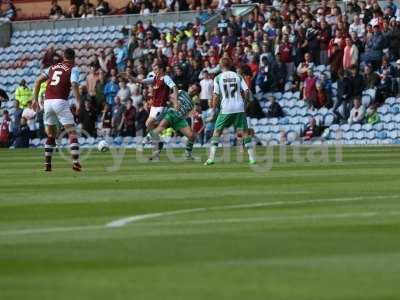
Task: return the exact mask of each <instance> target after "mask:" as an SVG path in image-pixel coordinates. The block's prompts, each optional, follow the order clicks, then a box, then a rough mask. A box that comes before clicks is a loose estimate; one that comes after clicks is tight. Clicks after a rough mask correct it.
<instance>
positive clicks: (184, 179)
mask: <svg viewBox="0 0 400 300" xmlns="http://www.w3.org/2000/svg"><path fill="white" fill-rule="evenodd" d="M306 151H307V149H303V152H302V153H303V154H302V155H303V157H304V156H305V152H306ZM177 153H181V151H178V152H177ZM126 154H127V155H126V157H125V158H124V160H123V163H122V167H121V169H120V170H118V171H116V172H108V171H107V167H110V166H112V165H113V160H112V157H111V155H110V153H98V152H93V153H91V155H90V156H89V159H88V160H86V161H85V162H84V172H83V173H81V174H76V173H73V172H72V170H70V165H69V164H68V163H67V162H66V161H64V160H62V159H61V158H60V157H59V155H56V157H55V162H54V172H52V173H51V174H46V173H44V172H43V171H42V153H41V151H38V150H13V151H11V150H10V151H8V150H0V172H1V175H0V299H1V300H3V299H4V300H13V299H24V300H25V299H38V300H39V299H40V300H44V299H51V300H53V299H57V300H63V299H145V300H152V299H166V300H169V299H171V300H172V299H173V300H177V299H185V300H186V299H199V300H200V299H202V300H203V299H207V300H209V299H210V300H214V299H230V300H236V299H238V300H239V299H240V300H243V299H273V300H288V299H290V300H291V299H296V300H314V299H315V300H328V299H329V300H331V299H335V300H336V299H338V300H339V299H340V300H343V299H345V300H355V299H360V300H361V299H362V300H366V299H376V300H386V299H393V300H398V299H400V289H399V288H398V282H399V280H400V263H399V261H400V239H399V237H400V148H397V147H354V148H346V149H345V150H344V153H343V161H342V162H334V152H333V149H330V157H329V160H330V162H308V161H305V162H295V161H293V159H292V156H291V153H290V152H289V153H288V157H287V160H288V161H287V162H279V156H278V151H277V149H275V161H274V164H273V167H272V169H271V170H270V171H267V170H264V171H260V170H259V171H258V172H255V171H254V170H252V169H251V168H250V167H249V166H248V164H247V163H246V161H247V159H246V157H245V159H244V162H236V161H233V162H232V163H217V164H216V165H214V166H208V167H205V166H203V165H202V164H201V163H200V162H184V163H174V162H169V161H167V160H166V159H165V157H164V158H163V160H162V162H160V163H141V162H137V161H136V159H135V152H133V151H132V150H130V151H128V152H127V153H126ZM196 154H197V155H198V156H201V157H202V159H203V161H204V159H205V153H204V151H202V152H200V151H197V153H196ZM235 157H236V152H232V159H233V160H235V159H234V158H235ZM259 165H262V163H260V164H259ZM255 203H260V204H261V205H260V206H242V207H240V206H238V207H235V206H233V205H244V204H245V205H250V204H255ZM227 206H228V207H227ZM193 208H204V210H203V211H198V212H193V213H187V214H177V215H169V216H161V217H158V218H153V219H147V220H142V221H138V222H135V223H130V224H127V225H126V226H124V227H121V228H114V229H110V228H104V225H105V224H107V223H109V222H111V221H114V220H116V219H120V218H124V217H127V216H133V215H139V214H147V213H156V212H165V211H175V210H182V209H193ZM42 229H49V230H55V231H54V232H51V231H44V232H42V231H41V230H42ZM26 230H37V231H36V232H35V231H26Z"/></svg>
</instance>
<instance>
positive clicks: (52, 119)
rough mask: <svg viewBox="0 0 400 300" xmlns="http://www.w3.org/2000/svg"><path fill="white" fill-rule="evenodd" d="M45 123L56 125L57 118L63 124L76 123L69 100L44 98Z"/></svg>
mask: <svg viewBox="0 0 400 300" xmlns="http://www.w3.org/2000/svg"><path fill="white" fill-rule="evenodd" d="M43 118H44V124H46V125H56V124H57V120H58V121H59V122H60V123H61V124H62V125H74V124H75V121H74V116H73V115H72V112H71V109H70V107H69V102H68V101H66V100H63V99H51V100H44V116H43Z"/></svg>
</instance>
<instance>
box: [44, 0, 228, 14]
mask: <svg viewBox="0 0 400 300" xmlns="http://www.w3.org/2000/svg"><path fill="white" fill-rule="evenodd" d="M95 1H96V2H95V3H92V2H90V0H83V1H82V0H71V2H70V7H69V9H68V11H63V9H62V7H61V6H60V5H59V4H58V1H57V0H52V1H51V8H50V13H49V18H50V19H64V18H90V17H94V16H103V15H109V14H123V13H125V14H140V15H147V14H151V13H165V12H171V11H188V10H197V11H199V12H200V11H207V10H208V9H209V8H210V5H211V4H212V0H195V1H191V0H152V1H150V0H145V1H142V0H130V1H128V3H127V5H126V6H125V7H124V8H117V7H114V8H112V7H111V6H110V5H109V3H108V2H107V1H105V0H95ZM226 5H229V3H226Z"/></svg>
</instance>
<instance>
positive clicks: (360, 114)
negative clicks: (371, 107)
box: [348, 98, 365, 125]
mask: <svg viewBox="0 0 400 300" xmlns="http://www.w3.org/2000/svg"><path fill="white" fill-rule="evenodd" d="M364 115H365V109H364V106H362V105H361V101H360V99H359V98H355V99H354V107H353V109H352V110H351V111H350V117H349V120H348V123H349V124H350V125H351V124H362V123H363V121H364Z"/></svg>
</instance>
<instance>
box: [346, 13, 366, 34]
mask: <svg viewBox="0 0 400 300" xmlns="http://www.w3.org/2000/svg"><path fill="white" fill-rule="evenodd" d="M352 31H354V32H355V33H357V37H358V38H359V39H361V40H363V39H364V35H365V25H364V24H363V23H362V22H361V20H360V17H359V16H358V15H355V16H354V19H353V23H351V25H350V28H349V32H352Z"/></svg>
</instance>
